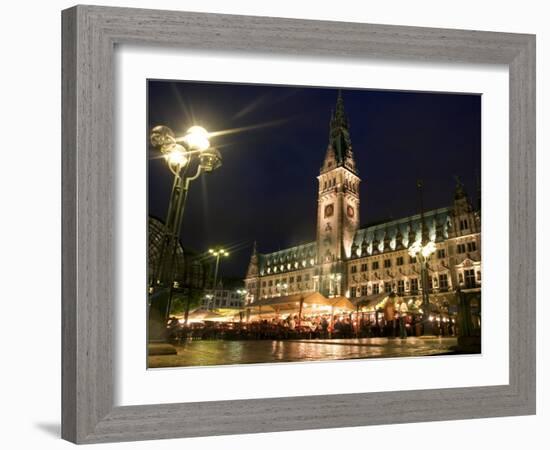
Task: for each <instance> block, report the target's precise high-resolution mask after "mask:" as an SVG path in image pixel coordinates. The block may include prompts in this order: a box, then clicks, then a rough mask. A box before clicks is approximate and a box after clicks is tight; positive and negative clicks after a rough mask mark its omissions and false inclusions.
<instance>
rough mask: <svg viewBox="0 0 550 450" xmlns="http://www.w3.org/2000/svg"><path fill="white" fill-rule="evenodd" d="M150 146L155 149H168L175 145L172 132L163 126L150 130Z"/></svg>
mask: <svg viewBox="0 0 550 450" xmlns="http://www.w3.org/2000/svg"><path fill="white" fill-rule="evenodd" d="M150 140H151V145H152V146H153V147H154V148H156V149H162V147H168V146H171V145H173V144H175V143H176V137H175V135H174V132H173V131H172V130H171V129H170V128H168V127H165V126H164V125H158V126H156V127H154V128H153V129H152V130H151V135H150Z"/></svg>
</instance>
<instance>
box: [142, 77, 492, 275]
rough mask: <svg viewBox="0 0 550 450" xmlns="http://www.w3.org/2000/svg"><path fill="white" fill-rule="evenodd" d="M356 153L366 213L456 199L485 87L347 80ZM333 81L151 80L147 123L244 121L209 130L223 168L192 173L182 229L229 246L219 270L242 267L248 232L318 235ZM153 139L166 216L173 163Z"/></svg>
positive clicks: (272, 239)
mask: <svg viewBox="0 0 550 450" xmlns="http://www.w3.org/2000/svg"><path fill="white" fill-rule="evenodd" d="M342 92H343V98H344V105H345V110H346V113H347V115H348V117H349V120H350V125H351V126H350V133H351V139H352V145H353V151H354V154H355V160H356V163H357V166H358V170H359V176H360V177H361V179H362V183H361V189H360V195H361V211H360V214H361V223H362V224H367V223H371V222H376V221H379V220H383V219H387V218H390V217H392V218H395V219H397V218H400V217H403V216H407V215H411V214H415V213H417V212H418V200H417V193H416V180H417V179H422V180H423V181H424V208H425V209H426V210H428V209H432V208H439V207H443V206H449V205H450V204H451V202H452V198H453V192H454V186H455V181H454V178H453V176H454V175H458V176H460V178H461V179H462V180H463V182H464V185H465V188H466V191H467V193H468V194H469V195H470V197H471V198H472V200H475V199H476V196H477V185H478V184H477V183H478V177H479V176H480V173H481V97H480V96H479V95H464V94H435V93H416V92H396V91H373V90H364V89H362V90H358V89H353V90H352V89H343V91H342ZM336 97H337V90H336V89H333V88H311V87H292V86H291V87H286V86H266V85H245V84H219V83H215V84H214V83H197V82H184V81H177V82H174V81H160V80H154V81H153V80H150V81H149V82H148V130H147V135H148V133H149V130H150V129H151V128H152V127H153V126H155V125H160V124H162V125H167V126H169V127H170V128H172V129H173V130H174V132H175V133H176V134H177V135H182V134H183V133H184V132H185V130H186V129H187V128H189V127H190V126H192V125H201V126H203V127H205V128H206V129H207V130H209V131H220V130H228V129H237V128H246V130H244V131H241V132H237V133H232V134H227V135H224V136H218V137H216V138H213V139H212V144H213V145H215V146H217V147H218V148H219V150H220V152H221V153H222V156H223V165H222V167H221V168H220V169H218V170H217V171H215V172H213V173H211V174H206V175H203V176H201V177H200V178H199V179H198V180H196V181H194V182H193V183H192V184H191V188H190V191H189V197H188V200H187V205H186V209H185V214H184V219H183V226H182V233H181V240H182V243H183V245H184V246H185V247H189V248H192V249H193V250H195V251H198V252H203V251H207V250H208V248H209V247H212V246H217V245H221V246H225V247H226V248H229V249H230V251H231V255H230V257H229V258H227V260H224V261H223V265H222V274H223V275H224V276H235V277H240V278H242V277H243V276H244V274H245V272H246V268H247V265H248V261H249V257H250V251H251V247H252V242H253V241H254V240H257V242H258V250H259V251H260V252H265V253H267V252H271V251H276V250H279V249H282V248H285V247H289V246H292V245H297V244H300V243H304V242H308V241H312V240H314V239H315V227H316V207H317V205H316V198H317V179H316V176H317V175H318V174H319V168H320V166H321V163H322V161H323V159H324V156H325V152H326V148H327V143H328V133H329V119H330V113H331V109H333V108H334V106H335V103H336ZM156 156H158V155H157V154H155V152H154V151H153V149H152V148H149V155H148V157H149V165H148V167H149V173H148V196H149V198H148V202H149V214H151V215H154V216H156V217H159V218H161V219H164V218H165V216H166V210H167V207H168V200H169V196H170V189H171V184H172V179H173V178H172V175H171V173H170V172H169V170H168V169H167V167H166V165H165V163H164V161H163V160H162V159H158V158H155V157H156Z"/></svg>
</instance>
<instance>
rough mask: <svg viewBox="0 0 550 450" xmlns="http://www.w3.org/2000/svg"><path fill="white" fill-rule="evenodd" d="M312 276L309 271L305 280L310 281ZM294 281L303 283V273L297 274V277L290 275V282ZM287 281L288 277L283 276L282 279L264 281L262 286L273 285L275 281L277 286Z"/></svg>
mask: <svg viewBox="0 0 550 450" xmlns="http://www.w3.org/2000/svg"><path fill="white" fill-rule="evenodd" d="M310 278H311V276H310V274H309V273H306V274H305V275H304V277H303V279H304V281H309V280H310ZM294 281H296V282H297V283H301V282H302V275H297V276H296V277H289V279H288V282H289V283H290V284H292V283H294ZM286 282H287V279H286V278H283V279H281V280H275V281H273V280H269V281H265V280H264V281H262V287H266V286H273V283H275V286H278V285H279V284H286Z"/></svg>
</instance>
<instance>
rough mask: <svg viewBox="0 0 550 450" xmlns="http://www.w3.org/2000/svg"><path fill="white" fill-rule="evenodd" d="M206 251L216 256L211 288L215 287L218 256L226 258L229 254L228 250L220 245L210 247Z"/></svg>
mask: <svg viewBox="0 0 550 450" xmlns="http://www.w3.org/2000/svg"><path fill="white" fill-rule="evenodd" d="M208 253H210V254H211V255H212V256H213V257H214V258H216V267H215V269H214V282H213V285H212V289H216V282H217V281H218V269H219V267H220V258H221V257H222V256H223V257H224V258H227V257H228V256H229V252H228V251H227V250H225V249H223V248H221V247H218V248H211V249H210V250H208Z"/></svg>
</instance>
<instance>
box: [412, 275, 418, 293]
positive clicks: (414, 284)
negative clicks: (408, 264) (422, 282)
mask: <svg viewBox="0 0 550 450" xmlns="http://www.w3.org/2000/svg"><path fill="white" fill-rule="evenodd" d="M411 292H412V293H415V294H416V293H417V292H418V278H411Z"/></svg>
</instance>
